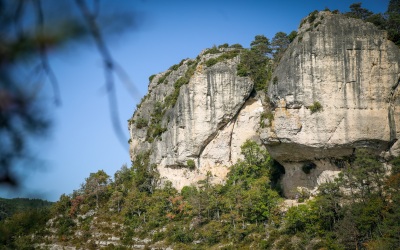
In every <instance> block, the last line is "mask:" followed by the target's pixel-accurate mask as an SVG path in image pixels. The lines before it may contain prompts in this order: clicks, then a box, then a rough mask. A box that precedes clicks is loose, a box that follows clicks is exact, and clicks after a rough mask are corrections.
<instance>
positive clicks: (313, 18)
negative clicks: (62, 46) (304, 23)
mask: <svg viewBox="0 0 400 250" xmlns="http://www.w3.org/2000/svg"><path fill="white" fill-rule="evenodd" d="M317 14H318V10H314V11H313V12H311V13H310V15H309V17H308V22H309V23H312V22H314V21H315V19H317Z"/></svg>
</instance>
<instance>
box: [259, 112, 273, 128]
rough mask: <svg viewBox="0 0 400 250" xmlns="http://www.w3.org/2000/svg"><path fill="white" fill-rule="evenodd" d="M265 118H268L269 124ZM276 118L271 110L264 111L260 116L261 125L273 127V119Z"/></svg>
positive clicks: (262, 126)
mask: <svg viewBox="0 0 400 250" xmlns="http://www.w3.org/2000/svg"><path fill="white" fill-rule="evenodd" d="M265 119H268V124H265V122H264V121H265ZM273 120H274V114H273V113H272V112H271V111H268V112H263V113H262V114H261V116H260V127H261V128H265V127H271V125H272V121H273Z"/></svg>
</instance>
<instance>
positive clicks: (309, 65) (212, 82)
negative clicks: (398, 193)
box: [129, 12, 400, 197]
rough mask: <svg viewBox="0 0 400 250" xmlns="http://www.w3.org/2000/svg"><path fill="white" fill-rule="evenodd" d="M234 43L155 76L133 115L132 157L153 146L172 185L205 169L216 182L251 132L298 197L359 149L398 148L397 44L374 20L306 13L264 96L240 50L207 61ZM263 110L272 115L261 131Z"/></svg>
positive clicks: (392, 151)
mask: <svg viewBox="0 0 400 250" xmlns="http://www.w3.org/2000/svg"><path fill="white" fill-rule="evenodd" d="M233 50H234V49H220V51H219V53H215V54H211V53H207V50H205V51H203V52H202V53H201V54H200V55H199V56H198V57H197V59H194V60H190V59H187V60H183V61H182V62H181V63H180V64H179V65H174V66H173V67H171V68H170V69H169V70H167V71H166V72H164V73H160V74H157V75H155V76H153V77H151V81H150V84H149V92H148V94H147V95H146V96H145V98H144V99H143V100H142V102H141V104H140V105H138V108H137V110H136V111H135V113H134V115H133V117H132V119H131V120H130V122H129V131H130V136H131V142H130V146H131V158H132V159H134V158H135V156H136V155H138V154H140V153H143V152H147V151H149V152H150V162H151V163H154V164H156V166H157V169H158V171H159V173H160V176H161V177H162V179H163V180H169V181H171V182H172V184H173V186H174V187H176V188H178V189H181V188H182V187H183V186H185V185H190V184H195V183H197V181H198V180H201V179H203V178H205V176H206V174H207V172H208V171H210V172H211V174H212V179H213V182H214V183H219V182H223V181H224V178H225V177H226V174H227V172H228V171H229V166H231V165H232V164H234V163H235V162H236V161H237V160H238V158H239V157H240V146H241V145H242V144H243V142H244V141H246V140H247V139H252V140H256V141H258V142H261V143H263V144H264V145H265V146H266V147H267V149H268V151H269V153H270V154H271V156H272V157H273V158H274V159H275V160H277V161H278V162H279V163H281V164H282V165H283V166H284V168H285V174H284V175H283V176H282V180H281V183H282V186H283V190H284V194H285V196H286V197H294V196H295V195H296V193H297V192H298V187H305V188H307V189H309V190H313V189H315V188H316V187H317V186H318V184H319V183H321V182H323V181H326V180H328V179H330V178H333V177H334V176H335V175H336V174H337V173H338V172H339V171H340V168H341V167H342V166H343V165H344V164H345V162H346V161H347V159H348V158H349V156H351V155H352V154H353V152H354V149H355V148H358V147H368V148H370V149H371V152H373V153H375V154H381V155H383V156H385V157H386V158H387V159H389V158H391V157H392V156H397V155H398V154H399V145H398V144H399V142H398V141H397V139H398V138H399V134H400V120H399V117H400V114H399V108H398V106H399V105H398V104H399V88H398V85H399V81H400V68H399V63H400V62H399V59H400V51H399V49H398V47H396V46H395V45H394V44H393V43H392V42H391V41H389V40H387V35H386V33H385V32H384V31H381V30H379V29H378V28H377V27H375V26H374V25H373V24H370V23H365V22H363V21H361V20H357V19H353V18H348V17H345V16H342V15H335V14H331V13H328V12H320V13H318V14H317V16H316V18H315V20H313V21H312V22H308V19H307V18H305V19H304V20H303V21H302V24H301V25H300V28H299V30H298V36H297V37H296V39H295V40H294V41H293V42H292V43H291V45H290V46H289V48H288V49H287V50H286V52H285V54H284V56H283V57H282V59H281V60H280V63H279V65H278V66H277V67H276V69H275V70H274V73H273V75H272V80H271V82H270V83H269V88H268V93H267V95H268V97H269V98H264V97H262V96H263V95H264V93H257V94H253V93H254V90H253V82H252V81H251V80H250V78H248V77H239V76H237V74H236V67H237V64H238V63H239V60H240V54H239V53H238V54H237V55H236V56H234V57H229V58H228V59H226V60H223V61H219V62H217V63H216V64H213V65H212V66H207V63H206V62H207V61H208V60H209V59H211V58H217V57H219V56H221V54H223V53H229V52H230V53H232V51H233ZM209 65H210V64H209ZM264 99H269V101H270V103H269V104H267V105H263V104H262V101H263V100H264ZM266 107H271V108H266ZM263 113H264V114H265V113H269V114H272V115H271V116H269V117H270V118H269V121H262V123H263V124H267V125H266V126H262V127H263V128H261V127H260V117H261V115H262V114H263ZM272 116H273V118H271V117H272ZM193 162H194V166H193Z"/></svg>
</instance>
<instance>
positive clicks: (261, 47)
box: [250, 35, 272, 55]
mask: <svg viewBox="0 0 400 250" xmlns="http://www.w3.org/2000/svg"><path fill="white" fill-rule="evenodd" d="M250 46H251V50H254V51H257V52H259V53H260V54H263V55H267V54H270V53H271V52H272V49H271V43H270V42H269V39H268V38H267V37H265V36H264V35H256V36H255V37H254V41H252V42H251V43H250Z"/></svg>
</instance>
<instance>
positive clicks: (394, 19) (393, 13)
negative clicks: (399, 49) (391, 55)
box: [386, 0, 400, 46]
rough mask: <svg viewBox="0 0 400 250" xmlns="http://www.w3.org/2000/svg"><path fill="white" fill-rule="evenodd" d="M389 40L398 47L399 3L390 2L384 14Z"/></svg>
mask: <svg viewBox="0 0 400 250" xmlns="http://www.w3.org/2000/svg"><path fill="white" fill-rule="evenodd" d="M386 15H387V16H388V18H387V31H388V36H389V39H390V40H392V41H393V42H394V43H395V44H396V45H398V46H400V1H399V0H390V2H389V6H388V9H387V12H386Z"/></svg>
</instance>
